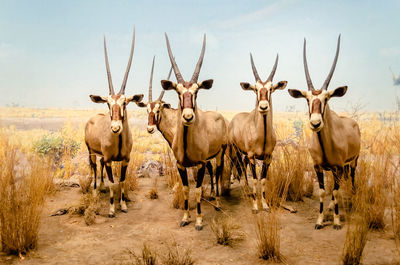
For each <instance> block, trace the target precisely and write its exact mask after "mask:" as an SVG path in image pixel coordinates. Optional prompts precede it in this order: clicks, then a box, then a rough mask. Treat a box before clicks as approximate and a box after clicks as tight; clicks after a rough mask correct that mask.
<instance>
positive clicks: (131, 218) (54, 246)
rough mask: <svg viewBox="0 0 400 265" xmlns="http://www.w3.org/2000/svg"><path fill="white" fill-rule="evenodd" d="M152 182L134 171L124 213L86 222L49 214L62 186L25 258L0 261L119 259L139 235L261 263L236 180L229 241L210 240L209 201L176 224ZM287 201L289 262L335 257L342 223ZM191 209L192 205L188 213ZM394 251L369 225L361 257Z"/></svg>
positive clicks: (284, 236)
mask: <svg viewBox="0 0 400 265" xmlns="http://www.w3.org/2000/svg"><path fill="white" fill-rule="evenodd" d="M153 183H154V181H153V180H152V179H150V178H142V179H139V189H138V191H136V192H131V193H130V198H131V199H132V200H133V201H132V202H130V203H128V213H122V212H120V211H117V214H116V217H115V218H108V217H107V213H108V206H107V203H103V207H102V208H101V210H100V215H98V216H97V217H96V223H95V224H93V225H91V226H87V225H86V224H85V222H84V220H83V217H81V216H75V215H71V214H68V215H63V216H55V217H50V216H49V215H50V214H51V213H53V212H55V211H56V210H58V209H60V208H65V207H69V206H72V205H76V204H78V202H79V200H80V197H81V190H80V188H62V189H61V190H60V191H58V192H57V193H56V194H55V195H53V196H51V197H49V198H48V199H47V202H46V206H45V209H44V212H43V218H42V224H41V228H40V232H39V243H38V248H37V250H35V251H33V252H31V253H30V254H28V256H26V257H25V259H23V260H21V259H19V258H16V257H8V256H4V255H3V256H0V262H2V263H7V264H12V263H13V264H14V263H15V264H121V263H124V262H128V261H130V260H132V256H131V255H130V251H133V252H135V253H139V252H140V251H141V249H142V246H143V243H144V242H147V243H148V244H149V245H150V246H151V247H152V248H153V249H156V250H157V252H158V253H165V249H166V245H168V244H170V243H171V242H172V241H173V240H175V241H176V243H177V244H178V245H179V247H180V248H182V249H190V250H191V251H192V256H193V258H194V260H195V262H196V264H264V263H265V261H263V260H260V259H259V258H258V257H257V255H256V241H255V225H254V217H253V214H252V213H251V210H250V207H249V204H248V202H247V200H246V199H244V198H243V196H242V188H241V186H240V185H239V184H238V183H235V184H233V185H232V190H231V195H230V196H229V197H226V198H223V199H222V203H223V210H224V211H225V214H228V215H230V216H232V217H233V218H234V220H235V222H237V223H238V224H240V225H241V226H242V231H244V232H245V234H246V236H245V239H244V240H243V241H241V242H238V243H237V245H236V246H234V247H229V246H221V245H218V244H216V242H215V238H214V234H213V232H212V230H211V228H210V225H209V223H210V221H211V220H212V218H214V217H216V218H219V217H221V216H222V215H223V214H224V213H222V212H216V211H215V210H214V208H213V207H212V206H211V205H210V204H208V203H207V202H203V203H202V206H203V213H204V223H205V226H204V229H203V230H202V231H196V230H195V228H194V222H192V223H191V224H189V225H188V226H186V227H183V228H181V227H179V222H180V219H181V217H182V211H181V210H176V209H173V208H172V207H171V205H172V204H171V201H172V194H170V191H169V189H168V188H167V186H166V184H165V182H164V180H160V181H159V182H158V190H159V199H157V200H150V199H149V198H147V196H146V195H147V194H148V192H149V190H150V189H151V188H152V187H153ZM207 190H208V191H209V189H207ZM192 191H193V190H192ZM191 195H193V194H191ZM192 197H193V196H192ZM101 200H102V201H103V202H107V201H108V199H107V195H106V194H103V195H101ZM291 205H293V206H294V207H296V209H297V210H298V212H297V213H295V214H293V213H289V212H287V211H285V210H281V211H280V214H279V216H280V224H281V230H280V235H281V251H282V253H283V255H284V257H285V258H286V261H287V263H288V264H340V256H341V252H342V249H343V242H344V239H345V235H346V228H347V226H346V224H344V228H343V229H342V230H340V231H336V230H334V229H333V228H332V224H331V222H327V226H326V227H324V228H323V229H322V230H314V222H315V219H316V217H317V209H318V201H317V200H313V199H306V200H305V201H304V202H298V203H291ZM191 206H193V207H194V205H191ZM194 217H195V211H194V210H192V221H194ZM396 255H397V254H396V252H395V244H394V240H393V236H392V233H391V232H390V229H389V228H387V229H386V231H384V232H371V233H369V236H368V243H367V245H366V247H365V250H364V256H363V264H394V263H395V262H396V261H397V256H396ZM270 264H273V263H270Z"/></svg>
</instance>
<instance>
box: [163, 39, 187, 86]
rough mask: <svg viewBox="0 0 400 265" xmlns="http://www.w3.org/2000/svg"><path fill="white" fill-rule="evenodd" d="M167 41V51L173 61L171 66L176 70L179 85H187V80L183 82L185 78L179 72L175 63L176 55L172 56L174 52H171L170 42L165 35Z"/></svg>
mask: <svg viewBox="0 0 400 265" xmlns="http://www.w3.org/2000/svg"><path fill="white" fill-rule="evenodd" d="M165 39H166V41H167V49H168V55H169V60H170V61H171V65H172V67H173V69H174V73H175V77H176V81H178V83H181V84H183V83H185V80H183V77H182V75H181V72H180V71H179V68H178V65H177V64H176V62H175V58H174V55H173V54H172V51H171V46H170V45H169V40H168V35H167V33H165Z"/></svg>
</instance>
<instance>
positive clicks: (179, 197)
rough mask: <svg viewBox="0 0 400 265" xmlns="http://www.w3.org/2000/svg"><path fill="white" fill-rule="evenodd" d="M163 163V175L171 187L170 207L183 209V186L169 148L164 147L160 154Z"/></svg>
mask: <svg viewBox="0 0 400 265" xmlns="http://www.w3.org/2000/svg"><path fill="white" fill-rule="evenodd" d="M162 159H163V162H164V165H165V170H164V176H165V180H166V182H167V186H168V187H169V188H170V189H172V192H173V197H172V207H174V208H175V209H184V206H185V199H184V197H183V187H182V181H181V177H180V176H179V172H178V169H177V168H176V161H175V158H174V154H173V153H172V151H171V148H169V147H165V148H164V152H163V155H162Z"/></svg>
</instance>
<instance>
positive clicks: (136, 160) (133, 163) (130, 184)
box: [125, 151, 143, 191]
mask: <svg viewBox="0 0 400 265" xmlns="http://www.w3.org/2000/svg"><path fill="white" fill-rule="evenodd" d="M142 164H143V160H141V159H140V157H139V156H138V155H137V154H136V152H134V151H132V152H131V160H130V161H129V164H128V169H127V172H126V178H125V189H126V190H129V191H135V190H138V188H139V185H138V176H137V170H138V169H139V167H140V166H141V165H142Z"/></svg>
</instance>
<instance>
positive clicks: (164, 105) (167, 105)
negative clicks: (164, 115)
mask: <svg viewBox="0 0 400 265" xmlns="http://www.w3.org/2000/svg"><path fill="white" fill-rule="evenodd" d="M162 106H163V108H166V109H170V108H171V104H169V103H165V102H163V103H162Z"/></svg>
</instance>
